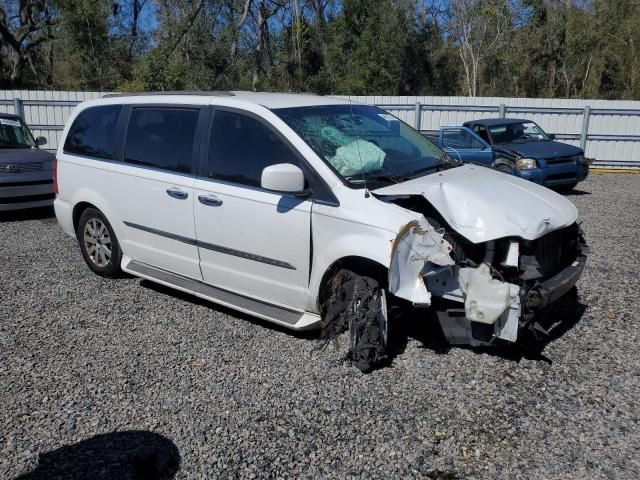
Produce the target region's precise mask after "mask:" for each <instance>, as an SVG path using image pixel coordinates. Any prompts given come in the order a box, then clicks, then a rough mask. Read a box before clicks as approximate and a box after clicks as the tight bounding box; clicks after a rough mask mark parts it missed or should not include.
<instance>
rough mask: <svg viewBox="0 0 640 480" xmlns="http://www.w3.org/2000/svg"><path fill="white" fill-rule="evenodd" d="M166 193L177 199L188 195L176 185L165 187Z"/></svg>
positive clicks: (182, 198)
mask: <svg viewBox="0 0 640 480" xmlns="http://www.w3.org/2000/svg"><path fill="white" fill-rule="evenodd" d="M167 195H169V196H170V197H173V198H177V199H178V200H184V199H185V198H187V197H188V196H189V194H188V193H187V192H184V191H182V190H180V189H179V188H176V187H171V188H168V189H167Z"/></svg>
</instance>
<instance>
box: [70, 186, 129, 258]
mask: <svg viewBox="0 0 640 480" xmlns="http://www.w3.org/2000/svg"><path fill="white" fill-rule="evenodd" d="M79 203H90V204H92V205H93V206H95V207H96V208H97V209H98V210H100V211H101V212H102V213H103V214H104V216H105V217H107V220H108V221H109V223H110V224H111V228H113V231H114V232H115V234H116V237H117V238H124V232H123V231H122V230H123V228H124V224H123V223H122V219H121V218H120V217H119V216H118V215H117V214H116V212H115V211H114V210H113V209H112V208H111V207H110V206H109V205H110V203H109V202H108V201H107V200H106V199H105V198H104V197H103V196H102V195H101V194H100V193H98V192H96V191H95V190H93V189H91V188H88V187H80V188H78V189H76V190H75V191H74V193H73V196H72V198H71V207H72V209H75V207H76V205H78V204H79ZM120 248H122V249H123V253H124V254H125V255H126V254H127V252H125V251H124V248H123V246H122V244H121V245H120Z"/></svg>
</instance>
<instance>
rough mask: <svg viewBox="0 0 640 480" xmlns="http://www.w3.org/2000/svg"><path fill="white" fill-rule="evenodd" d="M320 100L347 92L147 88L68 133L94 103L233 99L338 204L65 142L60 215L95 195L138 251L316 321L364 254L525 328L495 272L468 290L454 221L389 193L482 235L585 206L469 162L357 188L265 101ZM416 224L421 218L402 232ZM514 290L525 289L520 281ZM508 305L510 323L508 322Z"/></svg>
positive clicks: (530, 231)
mask: <svg viewBox="0 0 640 480" xmlns="http://www.w3.org/2000/svg"><path fill="white" fill-rule="evenodd" d="M314 101H317V102H318V103H319V104H327V102H329V104H330V103H331V102H337V101H336V100H335V99H334V100H331V99H324V98H323V97H315V96H311V95H306V96H301V95H284V94H282V95H275V96H271V95H259V96H258V95H256V94H242V95H238V96H237V97H206V96H189V95H175V96H171V97H167V96H162V95H149V96H143V97H131V98H125V97H116V98H108V99H100V100H91V101H88V102H85V103H84V104H82V105H81V106H79V107H78V108H77V109H76V110H75V111H74V113H73V114H72V115H71V116H70V118H69V121H68V122H67V126H66V127H65V130H64V132H63V137H64V136H65V135H66V134H67V131H68V129H69V126H70V125H71V123H72V122H73V120H74V119H75V116H76V115H77V114H78V113H79V112H80V111H82V110H83V109H84V108H88V107H91V106H94V105H106V104H125V103H134V104H149V105H153V104H167V103H171V104H176V105H181V104H182V105H184V104H190V105H193V104H202V105H215V106H227V107H234V108H235V109H239V110H243V111H246V112H250V113H252V114H254V115H257V116H259V117H261V118H262V119H263V121H265V122H268V123H270V124H271V125H272V126H273V127H274V128H275V129H277V130H279V131H280V133H281V134H282V135H284V136H285V137H286V138H287V139H288V140H289V142H290V143H291V144H292V145H293V148H295V150H297V152H298V154H299V155H301V156H303V157H304V158H305V159H306V161H307V162H308V164H309V166H310V167H311V168H312V169H313V170H315V171H316V172H317V174H318V175H319V176H320V177H322V178H323V180H324V181H325V182H326V184H327V185H328V187H329V189H330V190H331V191H332V192H333V194H334V195H335V197H336V199H337V200H338V204H335V205H334V204H324V203H314V202H312V201H311V200H309V199H307V198H296V197H294V196H286V195H282V194H279V193H277V192H273V191H266V190H265V189H262V188H256V187H248V186H242V185H238V184H234V183H231V182H225V181H219V180H213V179H209V178H193V177H191V176H188V175H177V174H173V173H168V172H163V171H158V170H153V169H144V168H139V167H136V166H134V165H131V164H126V163H119V162H103V161H98V160H91V159H87V158H82V157H79V156H74V155H69V154H65V153H64V151H63V149H62V146H59V147H58V152H57V158H58V161H59V162H58V186H59V191H60V194H59V196H58V198H57V199H56V202H55V208H56V214H57V216H58V220H59V222H60V224H61V225H62V227H63V229H64V230H65V231H66V232H67V233H69V234H73V226H72V224H71V217H72V211H73V208H74V206H75V205H77V204H78V203H79V202H89V203H91V204H93V205H95V206H96V207H97V208H98V209H100V210H101V211H102V212H103V213H104V215H105V216H106V217H107V219H108V220H109V222H110V223H111V225H112V227H113V229H114V232H115V233H116V236H117V237H118V239H119V240H120V243H121V245H122V248H123V252H124V255H125V258H126V259H135V260H138V261H141V262H144V263H148V264H150V265H152V266H155V267H157V268H161V269H164V270H167V271H169V272H174V273H179V274H181V275H184V276H189V277H191V278H195V279H200V280H202V281H204V282H206V283H208V284H211V285H213V286H216V287H219V288H223V289H226V290H229V291H231V292H234V293H238V294H241V295H244V296H248V297H251V298H255V299H258V300H262V301H264V302H267V303H271V304H274V305H278V306H281V307H287V308H291V309H293V310H294V311H306V312H308V313H309V316H308V318H307V319H306V320H305V322H306V323H304V325H297V326H295V327H294V328H302V327H305V328H306V327H310V326H312V325H315V324H316V323H317V319H318V316H317V313H319V306H318V296H319V291H320V288H321V287H322V285H323V280H326V278H325V274H326V273H327V272H328V271H329V269H330V268H331V267H332V266H333V265H335V264H336V262H338V261H340V260H342V259H345V258H346V257H359V258H362V259H367V260H370V261H372V262H375V263H377V264H378V265H380V266H381V267H384V268H387V269H389V270H390V283H391V291H392V292H395V293H396V294H397V295H398V296H402V297H403V298H407V299H410V300H411V301H414V302H415V303H422V304H428V303H429V301H430V295H432V294H434V295H438V296H442V297H445V298H449V299H453V300H455V301H458V302H460V304H462V303H463V302H464V301H465V297H466V298H472V299H473V300H474V301H475V304H474V305H475V307H474V309H471V308H470V309H469V312H470V313H469V315H471V317H473V316H474V315H476V317H475V318H480V316H479V313H482V314H483V316H482V318H481V320H484V321H487V320H490V319H493V322H495V324H496V325H499V326H498V327H496V328H497V329H499V330H497V332H500V331H502V330H504V331H505V333H504V336H505V337H506V338H512V337H513V336H514V335H515V334H516V333H517V329H516V332H515V333H514V332H513V328H514V327H513V319H512V318H511V317H512V316H514V315H515V318H516V320H517V317H518V313H517V312H516V309H514V307H513V304H511V307H510V304H509V303H508V300H505V299H504V298H503V297H504V295H503V294H504V288H503V286H502V285H496V284H495V283H494V282H497V281H494V280H493V279H491V278H490V276H489V278H487V275H488V274H487V272H485V271H480V270H478V271H477V272H475V274H474V275H469V276H468V277H467V278H466V281H465V287H464V288H465V290H464V292H463V291H462V290H461V288H462V286H461V285H460V287H461V288H458V287H459V285H458V270H459V269H458V267H457V266H455V265H454V264H453V263H454V262H453V260H452V259H451V257H450V256H449V251H450V248H451V246H450V245H449V243H448V242H446V241H445V240H444V239H443V236H442V233H441V232H437V231H435V230H434V229H433V228H432V227H431V226H430V225H428V223H427V221H426V219H425V218H424V217H423V216H422V215H421V214H419V213H416V212H413V211H410V210H407V209H404V208H402V207H400V206H398V205H395V204H393V203H390V202H387V201H385V199H384V198H382V199H381V198H378V196H383V197H384V196H385V195H389V196H404V195H423V196H424V197H425V198H426V199H427V200H428V201H429V202H431V203H432V205H433V206H434V207H435V208H436V209H437V210H438V211H439V212H440V213H441V214H442V216H443V217H444V219H445V220H446V221H447V222H448V223H449V224H450V226H451V227H452V228H454V229H456V230H457V231H458V232H460V233H461V234H462V235H464V236H465V237H467V238H469V240H471V241H474V242H485V241H489V240H493V239H498V238H502V237H507V236H516V237H522V238H525V239H534V238H538V237H539V236H541V235H543V234H544V233H546V232H548V231H551V230H553V229H557V228H561V227H563V226H566V225H569V224H571V223H572V222H574V221H575V219H576V215H577V213H576V210H575V207H573V205H572V204H571V203H570V202H568V201H566V200H565V199H564V198H563V197H561V196H559V195H557V194H555V193H553V192H551V191H550V190H547V189H545V188H543V187H538V186H536V185H534V184H532V183H530V182H527V181H524V180H521V179H518V178H515V177H511V176H508V175H504V174H502V173H499V172H494V171H492V170H489V169H484V168H481V167H470V166H466V167H461V168H457V169H453V170H448V171H445V172H442V173H435V174H432V175H428V176H425V177H422V178H420V179H416V180H413V181H408V182H404V183H402V184H398V185H393V186H390V187H387V188H384V189H379V190H376V191H375V192H374V194H366V192H365V191H364V190H359V189H351V188H348V187H347V186H345V185H344V184H343V183H342V182H341V181H340V180H339V178H338V177H337V176H336V175H335V173H334V172H333V171H332V170H331V169H330V168H329V167H328V166H327V165H326V164H325V163H324V162H323V161H322V160H321V159H320V158H319V157H318V156H317V155H316V154H315V153H314V152H313V150H312V149H311V148H310V147H309V146H308V145H307V144H306V143H305V142H304V141H303V140H302V139H301V138H300V137H299V136H297V135H296V134H295V133H294V132H293V131H292V130H291V129H290V128H289V127H288V126H287V125H286V124H285V123H284V122H283V121H282V120H281V119H280V118H279V117H277V116H276V115H275V114H274V113H273V112H272V111H271V110H269V109H268V108H266V107H265V106H264V105H263V104H267V103H268V104H269V105H272V106H275V105H279V106H287V105H301V104H305V105H306V104H308V103H312V102H314ZM258 102H262V103H258ZM269 102H270V103H269ZM340 102H343V101H340ZM172 188H179V189H181V190H183V191H185V192H186V193H187V194H188V197H187V199H183V200H178V199H174V198H172V197H170V196H168V195H167V194H166V190H168V189H172ZM201 196H209V197H210V196H215V197H216V198H218V199H219V200H220V201H221V202H222V203H221V204H220V205H218V206H216V205H205V204H204V203H202V202H200V201H199V197H201ZM125 221H128V222H132V223H137V224H139V225H143V226H145V227H149V228H154V229H157V230H161V231H164V232H168V233H171V234H174V235H180V236H182V237H185V238H188V239H197V241H198V242H199V243H200V244H201V245H202V243H205V244H209V245H213V246H218V247H221V248H222V249H225V248H226V249H233V250H237V251H241V252H245V253H249V254H252V255H255V256H258V257H261V258H262V259H263V260H264V259H271V260H275V261H278V262H284V263H286V264H288V265H290V266H292V267H293V268H283V267H282V266H281V265H280V266H279V265H277V264H273V263H269V262H265V261H255V259H250V258H246V257H242V256H237V255H231V254H228V252H227V253H224V252H221V251H220V250H219V249H218V250H216V249H215V248H205V247H203V246H200V247H198V246H196V245H194V244H193V243H194V242H192V243H189V242H188V241H187V242H184V241H183V242H180V241H177V240H175V239H171V238H167V237H163V236H159V235H154V234H153V233H149V232H144V231H142V230H139V229H135V228H131V227H127V226H125V224H124V222H125ZM412 222H413V223H412ZM408 225H409V226H411V228H408V229H405V230H404V231H403V227H407V226H408ZM516 256H517V254H516ZM472 273H473V272H472ZM423 278H426V281H427V286H425V283H424V280H423ZM438 281H440V282H441V283H440V284H439V286H438V283H437V282H438ZM432 282H433V283H432ZM445 282H446V285H445ZM498 283H501V282H498ZM431 285H433V288H431ZM427 287H428V288H429V290H427ZM507 290H508V291H509V292H510V293H511V294H513V291H512V290H513V288H512V286H508V287H507ZM498 293H499V295H498ZM512 302H514V300H513V299H512ZM502 305H504V308H502ZM501 308H502V310H500V309H501ZM507 310H508V311H507ZM518 311H519V310H518ZM496 312H498V313H496ZM514 312H516V313H514ZM504 315H507V317H504ZM471 317H470V318H471ZM503 317H504V322H503V321H502V320H500V322H496V319H497V318H501V319H502V318H503ZM465 320H466V321H467V322H468V320H467V319H465ZM276 323H277V322H276ZM516 326H517V322H516ZM465 328H466V327H465ZM500 329H501V330H500Z"/></svg>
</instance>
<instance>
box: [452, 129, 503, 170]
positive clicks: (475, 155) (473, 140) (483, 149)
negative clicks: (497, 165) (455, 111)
mask: <svg viewBox="0 0 640 480" xmlns="http://www.w3.org/2000/svg"><path fill="white" fill-rule="evenodd" d="M440 142H441V144H442V148H444V150H445V151H446V152H447V154H448V155H449V156H450V157H453V158H457V159H459V160H460V161H462V162H463V163H473V164H476V165H482V166H484V167H490V166H491V164H492V163H493V152H492V151H491V146H490V145H489V144H488V143H487V142H485V141H484V140H482V139H481V138H480V137H479V136H478V135H476V134H475V133H473V132H472V131H471V130H469V129H468V128H465V127H442V128H441V129H440Z"/></svg>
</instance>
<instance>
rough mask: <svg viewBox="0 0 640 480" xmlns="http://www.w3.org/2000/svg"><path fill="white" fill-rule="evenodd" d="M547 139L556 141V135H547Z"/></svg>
mask: <svg viewBox="0 0 640 480" xmlns="http://www.w3.org/2000/svg"><path fill="white" fill-rule="evenodd" d="M547 137H549V140H555V139H556V134H555V133H547Z"/></svg>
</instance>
